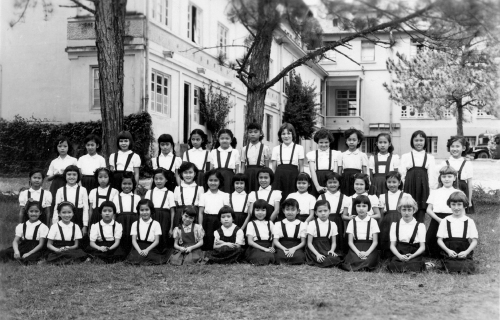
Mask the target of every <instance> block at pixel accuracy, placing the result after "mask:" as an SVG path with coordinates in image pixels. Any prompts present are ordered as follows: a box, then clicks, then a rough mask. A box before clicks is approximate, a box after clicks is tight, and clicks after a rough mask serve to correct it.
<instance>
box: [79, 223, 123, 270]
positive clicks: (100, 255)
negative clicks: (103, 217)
mask: <svg viewBox="0 0 500 320" xmlns="http://www.w3.org/2000/svg"><path fill="white" fill-rule="evenodd" d="M115 226H116V221H115V223H113V240H111V241H108V240H106V238H105V237H104V231H103V229H102V225H101V223H100V222H99V233H100V234H101V239H103V240H101V241H96V242H95V244H96V245H98V246H99V247H108V248H109V247H111V246H112V245H114V244H115ZM86 251H87V253H88V254H89V255H90V256H91V257H92V258H93V259H99V260H102V261H104V262H106V263H114V262H118V261H122V260H123V259H125V256H126V255H125V252H124V251H123V249H122V247H121V246H118V247H117V248H116V249H113V250H108V251H106V252H102V251H99V250H97V249H95V248H92V247H91V246H90V245H89V246H88V247H87V250H86Z"/></svg>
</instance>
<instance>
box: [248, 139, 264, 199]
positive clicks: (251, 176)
mask: <svg viewBox="0 0 500 320" xmlns="http://www.w3.org/2000/svg"><path fill="white" fill-rule="evenodd" d="M248 147H249V145H247V148H246V150H245V159H246V165H245V176H246V177H247V181H248V183H247V185H246V186H245V191H246V193H250V192H252V191H257V190H258V189H259V179H258V177H257V172H258V171H259V170H260V169H262V168H264V166H261V165H260V160H261V159H262V151H263V150H264V144H263V143H262V142H261V143H260V149H259V155H258V157H257V163H256V164H250V160H248Z"/></svg>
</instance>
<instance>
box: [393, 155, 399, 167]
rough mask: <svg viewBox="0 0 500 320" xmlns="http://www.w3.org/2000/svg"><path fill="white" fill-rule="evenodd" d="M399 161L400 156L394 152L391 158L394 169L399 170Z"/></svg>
mask: <svg viewBox="0 0 500 320" xmlns="http://www.w3.org/2000/svg"><path fill="white" fill-rule="evenodd" d="M399 162H400V161H399V156H398V155H397V154H393V155H392V160H391V163H392V167H393V170H399Z"/></svg>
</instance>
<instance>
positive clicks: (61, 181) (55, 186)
mask: <svg viewBox="0 0 500 320" xmlns="http://www.w3.org/2000/svg"><path fill="white" fill-rule="evenodd" d="M65 185H66V178H64V176H63V175H62V174H56V175H54V179H53V180H52V183H51V184H50V189H49V190H50V193H52V205H51V206H50V209H51V210H50V211H51V212H54V207H55V205H56V201H55V199H56V194H57V190H59V189H60V188H62V187H64V186H65ZM28 198H29V197H28Z"/></svg>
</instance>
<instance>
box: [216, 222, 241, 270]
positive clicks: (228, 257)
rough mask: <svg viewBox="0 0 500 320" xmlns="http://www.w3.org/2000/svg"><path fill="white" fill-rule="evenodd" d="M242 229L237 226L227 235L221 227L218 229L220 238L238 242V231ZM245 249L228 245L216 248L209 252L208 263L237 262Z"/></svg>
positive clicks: (225, 240)
mask: <svg viewBox="0 0 500 320" xmlns="http://www.w3.org/2000/svg"><path fill="white" fill-rule="evenodd" d="M238 230H240V228H239V227H238V226H236V227H235V228H234V230H233V233H232V234H231V235H230V236H229V237H226V236H225V235H224V232H223V231H222V229H221V228H219V229H217V233H218V234H219V238H220V240H221V241H224V242H230V243H236V233H237V232H238ZM243 251H244V250H243V249H242V248H241V247H236V248H230V247H228V246H222V247H220V248H217V249H214V250H212V251H209V252H208V253H207V258H208V263H218V264H231V263H236V262H238V261H239V260H240V256H241V255H242V254H243Z"/></svg>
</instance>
